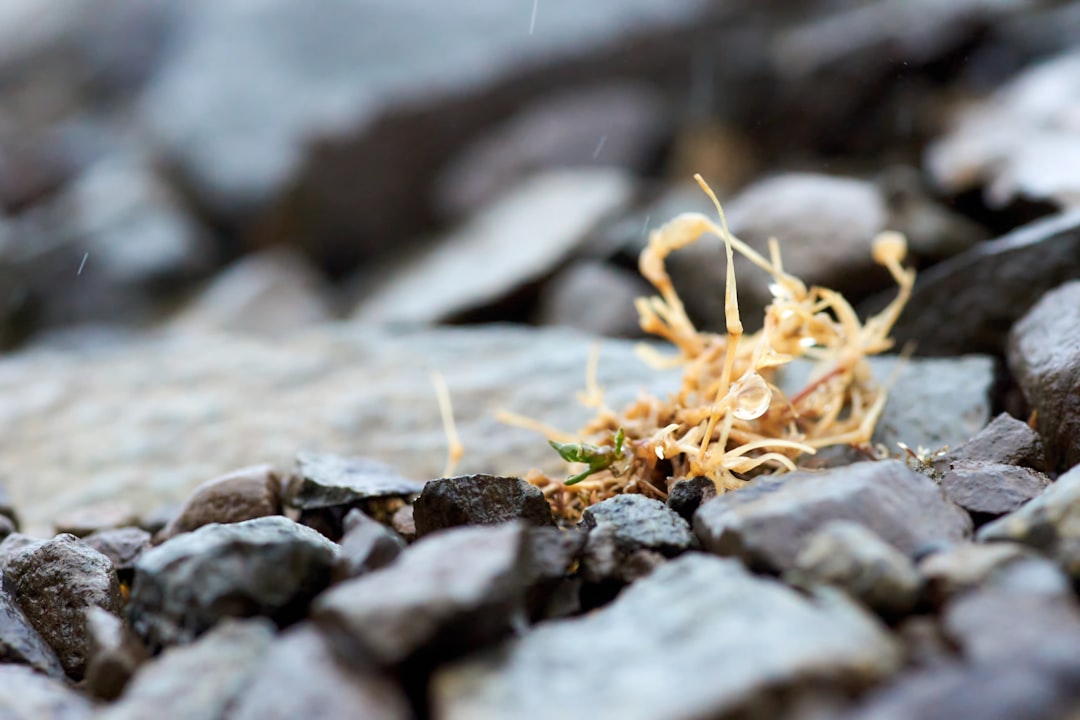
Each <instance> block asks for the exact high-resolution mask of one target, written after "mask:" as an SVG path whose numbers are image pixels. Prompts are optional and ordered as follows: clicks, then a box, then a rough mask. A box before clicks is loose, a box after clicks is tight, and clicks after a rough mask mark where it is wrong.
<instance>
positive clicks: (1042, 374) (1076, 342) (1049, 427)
mask: <svg viewBox="0 0 1080 720" xmlns="http://www.w3.org/2000/svg"><path fill="white" fill-rule="evenodd" d="M1078 257H1080V254H1078ZM1008 358H1009V370H1011V371H1012V374H1013V377H1014V378H1016V383H1017V385H1019V386H1020V389H1021V390H1022V391H1023V393H1024V398H1025V399H1026V400H1027V401H1028V404H1029V405H1030V406H1031V407H1033V408H1034V409H1035V411H1036V413H1037V415H1036V426H1037V428H1038V430H1039V434H1040V435H1041V436H1042V440H1043V447H1044V448H1045V449H1046V456H1047V460H1048V461H1049V464H1050V467H1051V468H1052V469H1056V470H1067V469H1068V468H1071V467H1072V466H1074V465H1078V464H1080V281H1074V282H1068V283H1065V284H1063V285H1061V286H1060V287H1057V288H1055V289H1054V290H1051V291H1050V292H1048V293H1046V294H1045V295H1044V296H1043V297H1042V298H1041V299H1040V300H1039V301H1038V302H1037V303H1036V304H1035V305H1034V307H1032V308H1031V310H1029V311H1028V312H1027V314H1025V315H1024V317H1023V318H1021V319H1020V320H1019V322H1017V323H1016V324H1015V325H1014V326H1013V328H1012V331H1011V332H1010V333H1009V352H1008Z"/></svg>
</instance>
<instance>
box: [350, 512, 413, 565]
mask: <svg viewBox="0 0 1080 720" xmlns="http://www.w3.org/2000/svg"><path fill="white" fill-rule="evenodd" d="M345 527H346V530H345V536H344V537H342V538H341V543H340V545H341V556H340V558H339V560H338V565H337V567H336V568H335V570H334V579H335V581H340V580H347V579H349V578H354V577H359V576H361V575H364V574H365V573H369V572H371V571H372V570H378V569H379V568H381V567H383V566H384V565H389V564H390V563H391V562H393V561H394V560H395V559H397V556H398V555H400V554H401V551H402V550H404V549H405V541H404V540H402V539H401V537H400V536H398V535H397V534H395V533H394V531H393V530H390V529H388V528H387V527H386V526H385V525H383V524H381V523H379V522H377V521H375V520H373V519H372V518H370V517H368V516H367V515H365V514H364V513H363V512H361V511H360V510H359V509H356V508H354V509H352V510H350V511H349V514H348V515H346V516H345Z"/></svg>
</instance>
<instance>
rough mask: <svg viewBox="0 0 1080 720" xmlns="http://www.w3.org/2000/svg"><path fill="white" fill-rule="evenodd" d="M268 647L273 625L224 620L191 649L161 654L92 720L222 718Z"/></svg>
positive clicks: (271, 638)
mask: <svg viewBox="0 0 1080 720" xmlns="http://www.w3.org/2000/svg"><path fill="white" fill-rule="evenodd" d="M273 642H274V630H273V625H272V624H271V623H269V622H267V621H265V620H228V621H226V622H224V623H222V624H221V625H220V626H219V627H217V628H215V629H214V630H212V631H211V632H209V633H207V634H206V635H204V636H203V637H201V638H200V639H199V640H197V641H195V642H194V643H192V644H190V645H185V646H182V647H174V648H169V649H168V650H166V651H165V652H164V653H163V654H162V655H161V656H160V657H158V658H157V659H156V660H155V661H154V662H152V663H150V664H148V665H147V666H146V667H144V668H143V669H142V670H141V671H140V672H139V673H138V674H137V675H136V676H135V677H134V678H133V679H132V681H131V683H130V684H129V685H128V687H127V689H126V690H125V692H124V695H123V697H121V698H120V700H118V701H117V702H115V703H113V704H112V705H109V706H107V707H106V708H105V709H103V710H102V711H101V712H100V713H99V714H98V715H97V716H96V717H98V718H101V720H141V719H142V718H145V717H151V716H155V715H159V714H161V713H163V712H164V713H167V714H168V716H169V717H174V718H182V719H184V720H201V719H202V718H223V717H226V716H227V711H228V710H229V708H230V707H231V706H232V705H233V704H234V703H235V702H236V701H237V699H238V698H239V697H240V695H241V694H242V693H243V692H244V690H245V689H246V688H247V687H248V686H249V684H250V683H251V681H252V679H253V678H254V677H255V676H256V674H257V673H258V671H259V669H260V667H261V666H262V663H263V661H264V659H265V657H266V655H267V653H268V652H269V651H270V649H271V647H273Z"/></svg>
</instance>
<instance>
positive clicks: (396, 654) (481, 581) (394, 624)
mask: <svg viewBox="0 0 1080 720" xmlns="http://www.w3.org/2000/svg"><path fill="white" fill-rule="evenodd" d="M526 528H527V526H525V525H524V524H521V523H510V524H505V525H498V526H494V527H488V526H485V527H467V528H455V529H452V530H446V531H443V532H440V533H434V534H432V535H429V536H427V537H426V538H424V539H422V540H419V541H418V542H416V543H415V544H414V545H412V546H410V547H409V549H408V550H407V551H406V552H405V553H404V554H403V555H402V556H401V558H400V559H399V560H398V561H397V562H395V563H394V564H392V565H390V566H388V567H386V568H384V569H383V570H381V571H379V572H375V573H371V574H369V575H365V576H362V577H359V578H356V579H354V580H349V581H347V582H344V583H341V584H339V585H336V586H335V587H334V588H332V589H331V590H329V591H327V592H326V593H324V594H323V595H322V596H321V597H319V599H318V600H317V601H316V602H315V604H314V606H313V607H312V615H311V617H312V619H314V620H315V622H316V624H318V625H319V626H320V628H321V629H322V630H323V631H324V632H326V633H327V634H328V636H329V637H331V638H333V639H334V642H335V643H336V644H338V645H339V646H342V647H343V648H344V649H345V652H346V654H348V655H349V656H350V657H356V658H368V659H371V660H374V661H375V662H376V663H378V664H380V665H396V664H398V663H401V662H404V661H406V660H409V659H413V658H415V657H417V656H418V655H421V654H427V653H434V654H435V655H437V656H439V657H445V656H448V655H454V654H456V653H460V652H463V651H465V650H475V649H476V648H478V647H481V646H483V645H484V644H485V643H489V642H491V641H493V640H495V639H497V638H498V637H499V636H501V635H503V634H505V633H506V632H508V631H509V629H510V624H511V620H512V618H514V617H515V616H517V615H518V614H519V613H521V612H522V610H523V608H522V602H523V599H524V590H525V580H526V571H527V567H528V566H527V562H528V559H527V552H528V550H527V545H526V542H527V534H526Z"/></svg>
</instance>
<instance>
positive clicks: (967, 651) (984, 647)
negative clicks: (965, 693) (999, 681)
mask: <svg viewBox="0 0 1080 720" xmlns="http://www.w3.org/2000/svg"><path fill="white" fill-rule="evenodd" d="M942 629H943V630H944V632H945V634H946V635H947V636H948V637H949V639H950V640H951V641H952V642H953V643H954V644H956V645H957V646H958V647H959V648H960V650H961V652H962V654H963V655H964V657H965V658H966V659H967V660H969V661H973V662H980V661H988V660H993V659H1001V658H1006V659H1008V658H1023V657H1024V655H1025V654H1026V653H1030V652H1031V651H1032V650H1033V649H1036V648H1046V647H1049V646H1057V647H1061V648H1062V649H1069V648H1075V647H1076V644H1077V643H1078V642H1080V606H1078V605H1077V602H1076V598H1075V596H1074V595H1073V594H1072V593H1070V592H1067V591H1066V592H1061V591H1057V592H1051V593H1047V592H1045V591H1043V589H1042V588H1038V587H1036V588H1033V589H1028V588H1000V587H988V588H979V589H977V590H973V591H971V592H968V593H965V594H963V595H961V596H959V597H957V598H955V599H954V600H953V601H952V602H950V603H949V605H948V606H947V607H946V608H945V610H944V612H943V614H942Z"/></svg>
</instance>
